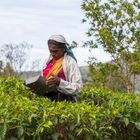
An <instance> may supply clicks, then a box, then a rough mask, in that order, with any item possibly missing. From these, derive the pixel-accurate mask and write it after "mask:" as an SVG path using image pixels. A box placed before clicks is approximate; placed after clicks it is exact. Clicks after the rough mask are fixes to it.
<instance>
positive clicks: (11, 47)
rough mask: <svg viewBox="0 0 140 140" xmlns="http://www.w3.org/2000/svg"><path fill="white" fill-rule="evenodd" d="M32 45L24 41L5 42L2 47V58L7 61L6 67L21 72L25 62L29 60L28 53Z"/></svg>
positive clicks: (0, 54) (0, 49)
mask: <svg viewBox="0 0 140 140" xmlns="http://www.w3.org/2000/svg"><path fill="white" fill-rule="evenodd" d="M31 48H32V45H30V44H28V43H26V42H24V43H21V44H18V45H17V44H5V45H3V46H2V47H1V48H0V56H1V59H2V60H3V61H4V62H5V64H6V67H9V68H11V69H12V70H13V71H15V72H16V73H17V72H20V71H21V69H22V67H23V65H24V64H25V62H26V61H27V60H28V58H27V54H28V53H29V49H31Z"/></svg>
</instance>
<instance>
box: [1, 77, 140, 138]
mask: <svg viewBox="0 0 140 140" xmlns="http://www.w3.org/2000/svg"><path fill="white" fill-rule="evenodd" d="M0 85H1V86H0V139H1V140H26V139H30V140H46V139H47V140H49V139H53V140H57V139H64V140H82V139H84V140H112V139H113V140H119V139H121V140H136V139H138V138H139V137H140V102H139V101H140V96H139V95H134V94H125V93H115V92H112V91H108V90H103V89H97V88H94V87H92V88H88V87H84V89H83V92H82V94H81V96H80V102H79V103H71V102H52V101H50V100H49V99H47V98H44V97H38V96H36V95H35V94H33V93H31V92H30V91H29V90H28V89H26V88H25V87H24V86H23V84H22V81H21V80H17V79H15V78H1V79H0Z"/></svg>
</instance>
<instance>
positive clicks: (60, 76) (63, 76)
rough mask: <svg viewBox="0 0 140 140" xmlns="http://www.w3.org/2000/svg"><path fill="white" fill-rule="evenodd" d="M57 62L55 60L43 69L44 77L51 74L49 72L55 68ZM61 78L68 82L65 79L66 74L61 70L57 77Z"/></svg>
mask: <svg viewBox="0 0 140 140" xmlns="http://www.w3.org/2000/svg"><path fill="white" fill-rule="evenodd" d="M55 62H56V60H53V61H51V62H49V63H48V64H47V66H46V67H45V68H44V69H43V77H46V76H47V74H48V73H49V70H50V69H51V68H52V67H53V65H54V64H55ZM57 76H58V77H59V78H61V79H63V80H66V77H65V74H64V71H63V69H61V71H60V72H59V73H58V75H57Z"/></svg>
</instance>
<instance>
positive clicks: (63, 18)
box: [0, 0, 109, 66]
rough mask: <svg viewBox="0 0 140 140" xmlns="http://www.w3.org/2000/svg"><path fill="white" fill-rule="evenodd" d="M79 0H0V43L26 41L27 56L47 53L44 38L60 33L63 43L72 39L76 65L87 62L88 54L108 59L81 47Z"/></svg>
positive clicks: (41, 56) (82, 30) (83, 26)
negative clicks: (29, 50) (28, 50)
mask: <svg viewBox="0 0 140 140" xmlns="http://www.w3.org/2000/svg"><path fill="white" fill-rule="evenodd" d="M81 3H82V0H55V1H53V0H0V46H1V45H3V44H7V43H21V42H23V41H26V42H28V43H30V44H32V45H33V46H34V48H33V49H32V51H31V53H30V54H29V58H30V60H31V59H35V58H39V59H41V62H43V61H44V59H45V58H46V57H47V56H48V54H49V52H48V48H47V39H48V37H49V36H50V35H52V34H62V35H63V36H65V38H66V40H67V42H70V43H71V41H73V40H74V41H76V42H77V43H78V44H79V48H77V49H74V50H73V51H74V53H75V55H76V57H77V59H78V65H79V66H83V65H87V63H86V61H87V60H88V57H89V56H91V55H94V56H95V57H97V58H99V60H101V61H106V60H108V59H109V57H108V56H107V55H105V53H104V52H103V51H101V50H94V51H92V52H89V51H88V49H85V48H82V47H81V46H82V44H83V42H84V41H86V40H87V37H86V35H85V32H86V31H87V29H88V25H86V24H83V23H81V20H82V18H83V17H84V14H83V11H82V10H81V6H80V5H81Z"/></svg>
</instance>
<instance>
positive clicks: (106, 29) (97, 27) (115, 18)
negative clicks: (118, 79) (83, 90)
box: [82, 0, 140, 92]
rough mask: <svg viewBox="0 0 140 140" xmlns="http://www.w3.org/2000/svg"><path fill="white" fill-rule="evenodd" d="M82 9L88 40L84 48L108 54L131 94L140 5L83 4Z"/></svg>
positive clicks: (139, 67)
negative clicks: (87, 28)
mask: <svg viewBox="0 0 140 140" xmlns="http://www.w3.org/2000/svg"><path fill="white" fill-rule="evenodd" d="M82 9H83V11H84V13H85V19H83V22H88V23H89V25H90V26H89V30H88V32H87V35H88V37H90V38H91V40H89V41H87V42H86V43H85V44H84V45H85V46H90V47H91V48H99V47H100V48H103V49H104V51H106V52H107V53H109V54H110V55H111V58H112V61H113V62H115V63H116V64H117V67H119V70H120V72H121V73H122V75H123V78H122V80H123V83H125V86H126V87H127V91H128V92H134V84H135V82H134V81H135V80H134V77H135V75H136V74H139V73H140V63H139V60H140V55H139V52H140V1H139V0H131V1H130V0H119V1H115V0H105V1H103V0H84V1H83V3H82ZM93 40H94V41H93Z"/></svg>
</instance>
